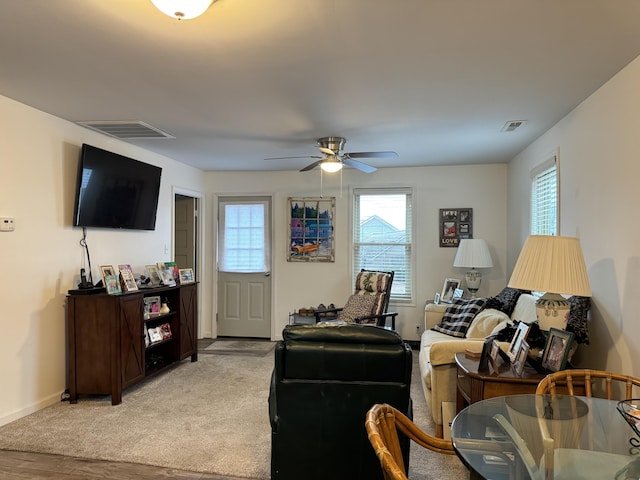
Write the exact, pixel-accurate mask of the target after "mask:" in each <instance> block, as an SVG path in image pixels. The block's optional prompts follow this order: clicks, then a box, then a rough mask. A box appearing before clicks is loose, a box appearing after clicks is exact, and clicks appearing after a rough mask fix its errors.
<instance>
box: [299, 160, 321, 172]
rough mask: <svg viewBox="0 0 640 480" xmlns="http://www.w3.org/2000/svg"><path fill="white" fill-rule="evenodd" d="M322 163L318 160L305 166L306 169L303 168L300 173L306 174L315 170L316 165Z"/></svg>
mask: <svg viewBox="0 0 640 480" xmlns="http://www.w3.org/2000/svg"><path fill="white" fill-rule="evenodd" d="M321 163H322V160H318V161H317V162H313V163H312V164H310V165H307V166H306V167H304V168H303V169H301V170H300V171H301V172H306V171H309V170H313V169H314V168H316V167H317V166H318V165H320V164H321Z"/></svg>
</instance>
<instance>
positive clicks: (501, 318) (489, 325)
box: [467, 308, 511, 338]
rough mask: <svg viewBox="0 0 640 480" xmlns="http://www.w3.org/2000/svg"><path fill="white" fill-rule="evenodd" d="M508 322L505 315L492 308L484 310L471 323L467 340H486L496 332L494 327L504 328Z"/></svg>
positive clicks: (508, 319)
mask: <svg viewBox="0 0 640 480" xmlns="http://www.w3.org/2000/svg"><path fill="white" fill-rule="evenodd" d="M510 321H511V319H510V318H509V317H508V316H507V314H506V313H504V312H501V311H500V310H495V309H493V308H485V309H484V310H482V311H481V312H480V313H478V314H477V315H476V316H475V318H474V319H473V321H472V322H471V326H470V327H469V329H468V330H467V338H487V337H488V336H489V335H491V334H492V333H495V332H496V331H497V330H498V329H497V328H496V327H498V326H499V325H501V326H502V328H504V327H506V326H507V324H508V323H510Z"/></svg>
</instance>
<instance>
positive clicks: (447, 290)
mask: <svg viewBox="0 0 640 480" xmlns="http://www.w3.org/2000/svg"><path fill="white" fill-rule="evenodd" d="M459 288H460V279H459V278H445V279H444V284H443V285H442V293H440V301H441V302H442V303H451V300H453V294H454V293H455V291H456V290H457V289H459Z"/></svg>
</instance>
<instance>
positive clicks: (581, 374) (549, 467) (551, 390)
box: [536, 369, 640, 480]
mask: <svg viewBox="0 0 640 480" xmlns="http://www.w3.org/2000/svg"><path fill="white" fill-rule="evenodd" d="M596 380H600V381H599V382H597V384H596ZM574 382H577V383H579V385H581V386H582V385H584V390H585V396H586V397H592V396H594V395H593V393H594V392H593V390H594V384H596V385H595V387H596V394H598V395H596V396H603V395H605V396H606V398H607V399H608V400H613V399H614V397H615V398H617V399H621V400H624V399H630V398H633V387H634V385H635V386H636V387H640V379H639V378H635V377H631V376H629V375H623V374H620V373H614V372H605V371H602V370H589V369H578V370H572V369H569V370H561V371H559V372H555V373H551V374H549V375H547V376H546V377H544V378H543V379H542V380H541V381H540V383H538V387H537V388H536V394H551V395H555V393H556V390H557V387H558V384H559V383H562V385H563V386H565V385H566V390H568V392H569V395H572V396H573V395H574ZM616 387H617V388H616ZM623 390H624V392H623ZM621 394H622V396H621ZM542 399H543V397H538V398H537V399H536V400H537V402H536V403H537V404H538V406H537V408H538V410H539V411H540V412H542V411H543V410H544V406H543V400H542ZM551 401H552V402H553V400H551ZM555 410H556V411H557V410H558V409H557V408H556V409H555ZM573 417H574V418H576V425H575V427H574V429H575V430H576V431H580V430H581V429H582V427H581V426H580V423H579V421H578V420H577V417H578V415H577V414H576V413H575V412H574V415H573ZM538 418H539V425H540V433H541V435H542V443H543V448H544V457H545V462H544V479H545V480H552V479H553V478H554V463H555V457H556V454H555V451H554V450H555V449H556V448H557V443H558V442H557V440H556V439H557V438H559V436H560V435H559V434H558V432H552V431H551V430H550V428H549V425H548V423H547V421H545V420H544V416H543V415H542V414H539V417H538ZM585 428H586V429H587V432H586V435H585V438H586V441H587V443H588V444H590V445H592V444H593V437H592V434H591V432H590V430H589V426H588V425H586V426H585Z"/></svg>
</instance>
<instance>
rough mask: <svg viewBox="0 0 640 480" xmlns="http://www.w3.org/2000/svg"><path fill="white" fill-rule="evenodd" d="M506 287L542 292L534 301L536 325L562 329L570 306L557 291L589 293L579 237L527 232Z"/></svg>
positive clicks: (567, 293) (589, 288)
mask: <svg viewBox="0 0 640 480" xmlns="http://www.w3.org/2000/svg"><path fill="white" fill-rule="evenodd" d="M509 287H511V288H518V289H521V290H532V291H536V292H545V294H544V295H543V296H542V297H541V298H539V299H538V301H537V302H536V314H537V316H538V324H539V325H540V329H541V330H549V329H550V328H552V327H553V328H559V329H562V330H564V329H565V327H566V326H567V320H568V319H569V310H570V308H571V306H570V304H569V302H568V301H567V300H566V299H565V298H564V297H563V296H562V295H561V294H565V295H578V296H581V297H590V296H591V287H590V286H589V277H588V275H587V267H586V265H585V263H584V257H583V255H582V248H581V247H580V240H578V239H577V238H574V237H559V236H550V235H530V236H529V237H528V238H527V241H526V242H525V244H524V246H523V247H522V251H521V252H520V256H519V257H518V261H517V262H516V265H515V267H514V268H513V273H512V274H511V279H510V280H509Z"/></svg>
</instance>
